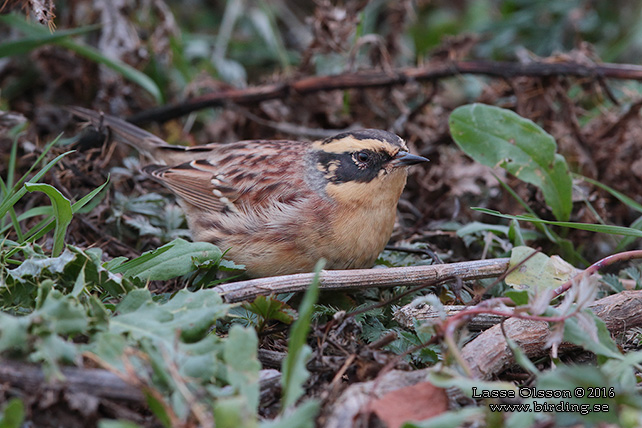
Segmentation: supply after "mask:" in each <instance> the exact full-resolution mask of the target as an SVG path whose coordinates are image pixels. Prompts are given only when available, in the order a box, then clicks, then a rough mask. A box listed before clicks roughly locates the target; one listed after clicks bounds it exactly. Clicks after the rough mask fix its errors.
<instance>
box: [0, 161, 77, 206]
mask: <svg viewBox="0 0 642 428" xmlns="http://www.w3.org/2000/svg"><path fill="white" fill-rule="evenodd" d="M72 152H73V150H72V151H69V152H65V153H63V154H61V155H59V156H56V158H55V159H53V160H52V161H50V162H49V163H48V164H47V165H45V167H44V168H43V169H41V170H40V171H38V173H37V174H36V175H34V176H33V178H32V179H31V180H29V183H36V182H37V181H38V180H40V179H41V178H42V176H43V175H45V174H46V173H47V171H49V170H50V169H51V167H53V166H54V165H55V164H56V163H58V161H60V159H62V158H63V157H65V156H67V155H68V154H69V153H72ZM21 182H22V179H20V181H19V183H21ZM15 187H16V186H14V188H15ZM26 193H27V189H25V188H24V187H22V188H20V189H18V190H17V191H15V193H13V194H12V195H11V197H8V198H5V199H4V200H3V201H2V204H0V217H2V216H4V215H5V214H6V213H7V212H8V211H9V209H10V208H11V207H13V206H14V205H15V204H16V202H18V200H19V199H20V198H22V197H23V196H24V195H25V194H26Z"/></svg>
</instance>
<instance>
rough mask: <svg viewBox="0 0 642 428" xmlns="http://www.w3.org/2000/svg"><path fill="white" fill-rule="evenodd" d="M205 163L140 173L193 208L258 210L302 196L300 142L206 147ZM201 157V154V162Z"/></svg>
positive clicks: (303, 147) (302, 145) (198, 161)
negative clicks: (164, 187) (166, 188)
mask: <svg viewBox="0 0 642 428" xmlns="http://www.w3.org/2000/svg"><path fill="white" fill-rule="evenodd" d="M205 147H209V148H210V153H209V155H208V156H207V157H206V158H205V159H200V158H199V159H195V160H192V161H190V162H186V163H182V164H180V165H177V166H172V167H166V166H160V165H150V166H147V167H145V168H144V169H143V170H144V171H145V172H146V173H148V174H149V175H151V176H152V177H154V178H155V179H157V180H158V181H160V182H161V183H163V184H164V185H165V186H167V187H168V188H169V189H170V190H172V191H173V192H174V193H176V195H178V196H179V197H181V198H182V199H184V200H185V202H187V203H189V204H191V205H193V206H194V207H197V208H201V209H205V210H209V211H220V212H237V211H238V209H239V208H241V207H243V206H245V207H252V208H253V209H256V208H259V207H260V206H263V205H265V204H267V203H268V202H269V201H273V200H278V201H280V202H287V201H291V200H293V199H297V198H300V197H301V194H302V192H304V189H305V187H306V186H307V184H306V183H305V180H304V178H303V171H304V168H305V166H304V161H303V154H302V153H301V151H302V150H306V145H305V143H301V142H298V141H242V142H238V143H232V144H222V145H209V146H203V148H205ZM201 155H202V153H199V157H200V156H201Z"/></svg>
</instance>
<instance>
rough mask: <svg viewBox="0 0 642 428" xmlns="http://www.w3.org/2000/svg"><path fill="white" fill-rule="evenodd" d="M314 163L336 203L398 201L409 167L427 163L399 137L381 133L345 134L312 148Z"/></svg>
mask: <svg viewBox="0 0 642 428" xmlns="http://www.w3.org/2000/svg"><path fill="white" fill-rule="evenodd" d="M312 147H313V162H314V163H315V165H314V166H315V168H316V170H317V171H320V172H321V174H322V176H323V182H324V187H325V188H324V190H325V192H326V194H327V195H328V196H330V197H332V198H333V199H335V200H337V201H345V202H351V203H355V202H358V201H361V200H366V199H368V200H372V201H373V202H376V201H377V200H378V199H380V198H379V197H386V196H389V198H386V199H395V204H396V200H398V199H399V195H400V194H401V191H402V190H403V187H404V185H405V183H406V177H407V168H406V167H408V166H410V165H414V164H418V163H421V162H427V161H428V159H426V158H424V157H421V156H417V155H413V154H411V153H410V152H409V151H408V147H407V146H406V143H405V142H404V141H403V140H402V139H401V138H400V137H398V136H397V135H395V134H393V133H390V132H387V131H382V130H378V129H362V130H357V131H350V132H344V133H341V134H338V135H335V136H333V137H330V138H327V139H325V140H322V141H317V142H315V143H314V144H313V146H312Z"/></svg>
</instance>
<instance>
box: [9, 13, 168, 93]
mask: <svg viewBox="0 0 642 428" xmlns="http://www.w3.org/2000/svg"><path fill="white" fill-rule="evenodd" d="M0 22H2V23H4V24H6V25H8V26H11V27H13V28H17V29H19V30H20V31H22V32H23V33H24V34H26V35H27V38H28V39H27V40H33V39H37V38H44V37H50V38H51V37H53V38H51V39H50V40H49V42H48V43H51V44H56V45H58V46H62V47H64V48H66V49H69V50H71V51H74V52H76V53H77V54H78V55H81V56H84V57H85V58H88V59H90V60H92V61H95V62H97V63H99V64H103V65H105V66H106V67H109V68H111V69H112V70H115V71H116V72H118V73H120V74H122V75H123V77H125V78H126V79H128V80H131V81H132V82H134V83H136V84H137V85H139V86H140V87H142V88H143V89H145V90H146V91H147V92H149V93H150V94H151V95H152V96H153V97H154V99H155V100H156V102H157V103H162V102H163V96H162V94H161V91H160V89H159V88H158V85H156V83H155V82H154V81H153V80H152V79H150V78H149V76H147V75H146V74H144V73H141V72H140V71H138V70H136V69H135V68H133V67H131V66H129V65H127V64H125V63H124V62H122V61H120V60H117V59H113V58H108V57H106V56H105V55H103V54H102V53H101V52H100V51H99V50H97V49H94V48H92V47H90V46H87V45H85V44H83V43H80V42H75V41H73V40H71V39H69V36H70V34H65V36H64V37H61V38H58V37H56V36H55V35H53V36H52V35H51V34H50V33H49V31H48V30H47V29H45V28H43V27H41V26H39V25H34V24H30V23H28V22H27V21H25V20H24V19H23V18H22V17H21V16H19V15H17V14H10V15H5V16H0ZM81 30H82V31H81ZM91 30H93V28H92V27H89V28H83V29H78V30H77V32H78V33H80V32H86V31H91ZM69 31H72V30H69ZM34 47H35V46H34Z"/></svg>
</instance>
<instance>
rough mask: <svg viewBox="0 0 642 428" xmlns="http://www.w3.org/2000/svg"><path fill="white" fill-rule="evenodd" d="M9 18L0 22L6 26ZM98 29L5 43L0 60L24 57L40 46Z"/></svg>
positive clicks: (84, 28) (45, 34)
mask: <svg viewBox="0 0 642 428" xmlns="http://www.w3.org/2000/svg"><path fill="white" fill-rule="evenodd" d="M9 16H11V15H8V16H7V17H6V18H5V17H0V22H3V23H5V24H8V22H7V21H8V20H10V19H8V18H9ZM16 17H17V15H13V18H16ZM18 19H22V18H18ZM99 28H100V25H92V26H89V27H82V28H73V29H68V30H57V31H56V32H55V33H50V32H49V31H47V32H43V33H41V34H39V35H37V36H33V37H25V38H22V39H19V40H13V41H10V42H5V43H2V44H0V58H3V57H5V56H12V55H26V54H28V53H30V52H31V51H32V50H34V49H36V48H38V47H40V46H44V45H47V44H53V43H57V42H60V41H61V40H63V39H66V38H68V37H70V36H75V35H78V34H85V33H88V32H90V31H94V30H97V29H99Z"/></svg>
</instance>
